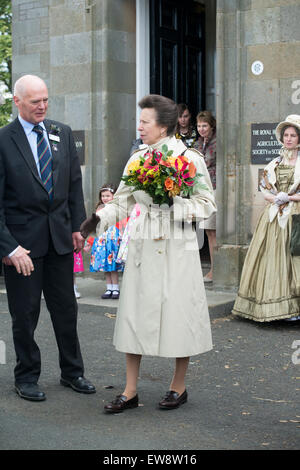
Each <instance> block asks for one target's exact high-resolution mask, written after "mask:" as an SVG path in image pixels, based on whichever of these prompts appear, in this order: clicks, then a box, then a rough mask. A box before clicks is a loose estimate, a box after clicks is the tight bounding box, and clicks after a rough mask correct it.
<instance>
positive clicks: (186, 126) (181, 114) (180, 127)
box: [175, 103, 197, 148]
mask: <svg viewBox="0 0 300 470" xmlns="http://www.w3.org/2000/svg"><path fill="white" fill-rule="evenodd" d="M177 107H178V122H177V125H176V132H175V137H176V139H180V140H182V142H183V143H184V145H185V146H186V147H188V148H190V147H193V146H194V143H195V142H196V140H197V132H196V129H195V127H194V126H193V124H192V116H191V113H190V111H189V108H188V106H187V105H186V104H185V103H180V104H178V105H177Z"/></svg>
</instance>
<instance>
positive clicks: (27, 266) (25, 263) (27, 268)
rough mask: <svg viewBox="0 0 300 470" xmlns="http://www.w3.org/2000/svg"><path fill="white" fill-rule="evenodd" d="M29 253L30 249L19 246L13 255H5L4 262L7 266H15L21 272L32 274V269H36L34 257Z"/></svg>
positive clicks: (26, 274) (27, 274) (25, 274)
mask: <svg viewBox="0 0 300 470" xmlns="http://www.w3.org/2000/svg"><path fill="white" fill-rule="evenodd" d="M29 253H30V251H29V250H25V248H23V247H22V246H19V247H18V248H17V250H16V252H15V253H14V254H13V255H12V256H10V257H9V256H5V258H3V259H2V262H3V264H5V265H6V266H14V267H15V268H16V270H17V272H18V273H19V274H23V275H24V276H30V274H31V273H32V271H34V266H33V262H32V259H31V258H30V256H28V255H29Z"/></svg>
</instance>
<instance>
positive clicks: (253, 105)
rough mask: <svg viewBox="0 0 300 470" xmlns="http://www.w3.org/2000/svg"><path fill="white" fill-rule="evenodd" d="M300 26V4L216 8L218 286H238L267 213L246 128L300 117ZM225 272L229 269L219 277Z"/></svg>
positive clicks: (228, 0) (244, 1)
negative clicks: (298, 90) (257, 66)
mask: <svg viewBox="0 0 300 470" xmlns="http://www.w3.org/2000/svg"><path fill="white" fill-rule="evenodd" d="M299 24H300V8H299V0H218V1H217V80H216V81H217V96H216V101H217V124H218V149H217V159H218V164H217V182H218V184H217V186H218V187H217V203H218V220H217V242H218V246H219V248H218V250H217V252H216V256H215V272H214V280H215V284H216V285H217V286H218V285H222V286H225V287H229V288H235V287H237V286H238V283H239V277H240V274H241V269H242V265H243V260H244V256H245V252H246V251H247V246H248V245H249V242H250V240H251V237H252V234H253V231H254V228H255V225H256V222H257V219H258V216H259V213H260V212H261V211H262V209H263V207H264V200H263V197H262V195H261V193H260V192H259V191H258V169H259V168H262V167H263V166H264V165H263V166H261V165H253V164H251V158H250V155H251V154H250V152H251V124H252V123H277V122H279V121H281V120H282V119H284V118H285V117H286V116H287V115H288V114H292V113H297V114H300V110H299V101H298V103H297V101H295V100H293V99H292V96H293V93H294V94H295V89H293V86H295V84H296V82H297V81H298V80H299V79H300V56H299V53H297V51H299V50H300V29H299ZM256 60H259V61H261V62H262V63H263V66H264V69H263V72H262V73H261V74H260V75H254V74H253V73H252V71H251V65H252V63H253V62H254V61H256ZM299 87H300V83H299ZM233 260H234V261H233ZM226 265H227V266H234V268H232V269H231V270H230V271H229V272H228V271H227V275H226V276H224V266H226Z"/></svg>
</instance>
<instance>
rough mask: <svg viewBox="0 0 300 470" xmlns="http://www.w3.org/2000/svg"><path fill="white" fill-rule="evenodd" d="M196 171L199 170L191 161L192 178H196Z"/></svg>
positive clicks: (190, 172)
mask: <svg viewBox="0 0 300 470" xmlns="http://www.w3.org/2000/svg"><path fill="white" fill-rule="evenodd" d="M196 171H197V169H196V167H195V165H194V163H193V162H191V163H190V164H189V174H190V178H194V176H195V174H196Z"/></svg>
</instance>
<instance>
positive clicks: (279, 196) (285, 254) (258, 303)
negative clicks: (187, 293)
mask: <svg viewBox="0 0 300 470" xmlns="http://www.w3.org/2000/svg"><path fill="white" fill-rule="evenodd" d="M276 137H277V139H278V141H279V142H281V143H282V145H283V146H282V148H281V150H280V154H279V156H278V157H277V158H275V159H274V160H272V161H271V162H270V163H269V164H268V165H267V167H266V168H265V170H264V174H263V178H262V182H261V191H262V192H263V194H264V197H265V200H266V201H267V202H268V205H267V207H266V208H265V209H264V211H263V213H262V215H261V216H260V219H259V221H258V224H257V227H256V229H255V232H254V234H253V238H252V241H251V243H250V246H249V249H248V252H247V256H246V258H245V263H244V266H243V272H242V276H241V282H240V287H239V292H238V296H237V298H236V301H235V304H234V307H233V312H232V313H233V314H235V315H239V316H241V317H245V318H249V319H251V320H255V321H259V322H266V321H272V320H283V319H290V320H296V319H300V257H299V256H292V255H291V252H290V237H291V227H292V214H299V213H300V151H299V149H300V116H299V115H295V114H294V115H290V116H287V118H286V119H285V121H282V122H281V123H279V124H278V126H277V128H276Z"/></svg>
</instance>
